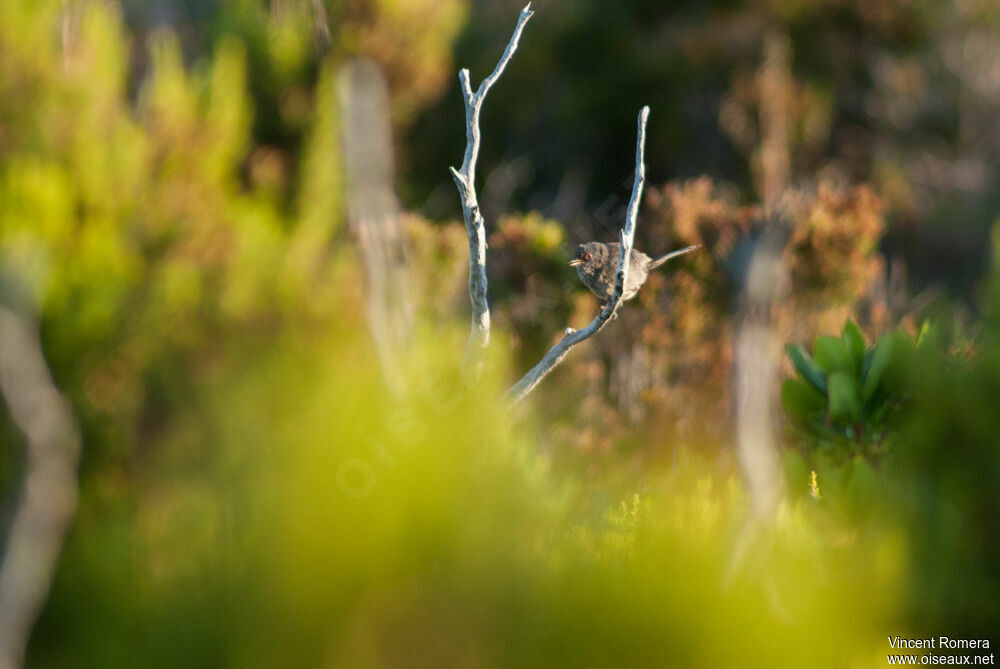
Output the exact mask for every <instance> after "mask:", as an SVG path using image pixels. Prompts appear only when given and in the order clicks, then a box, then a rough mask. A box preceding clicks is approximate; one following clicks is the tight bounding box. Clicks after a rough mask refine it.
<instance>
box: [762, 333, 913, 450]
mask: <svg viewBox="0 0 1000 669" xmlns="http://www.w3.org/2000/svg"><path fill="white" fill-rule="evenodd" d="M915 346H916V343H915V342H914V340H913V339H912V338H911V337H910V336H909V335H907V334H906V333H904V332H902V331H901V330H900V331H896V332H893V333H890V334H886V335H883V336H882V337H880V338H879V339H878V341H876V342H875V343H874V344H873V345H872V346H871V347H868V346H867V344H866V343H865V338H864V335H862V334H861V330H860V329H859V328H858V326H857V325H855V324H854V323H853V322H852V321H848V322H847V323H846V324H845V325H844V329H843V331H842V332H841V335H840V336H839V337H829V336H819V337H817V338H816V340H815V342H814V344H813V355H812V356H810V355H809V353H808V352H807V351H805V349H803V348H802V347H801V346H797V345H794V344H792V345H790V346H789V347H788V349H787V350H788V358H789V360H791V362H792V365H793V366H794V369H795V371H796V373H797V376H794V377H792V378H789V379H785V381H784V382H783V383H782V386H781V404H782V406H783V407H784V409H785V412H786V414H787V415H788V417H789V418H790V419H791V422H792V424H793V425H794V426H795V427H796V428H797V429H798V430H799V431H800V433H801V435H802V436H803V437H807V438H806V439H804V440H803V441H802V443H805V444H807V445H808V446H807V447H808V448H820V449H826V450H830V451H834V452H842V453H843V454H844V455H845V456H846V455H847V454H851V453H860V454H863V455H865V456H866V457H868V458H870V459H871V460H872V461H873V462H878V461H879V459H880V458H881V456H882V454H883V453H884V451H885V448H886V443H885V442H886V438H887V436H888V431H889V429H890V425H891V424H892V420H893V418H894V417H895V416H896V415H898V412H899V409H900V406H901V404H902V402H903V400H904V399H905V397H906V395H907V393H906V391H905V385H904V384H902V383H901V382H900V375H901V370H902V369H903V367H904V365H906V364H907V363H908V361H909V359H910V358H911V357H912V354H913V350H914V348H915Z"/></svg>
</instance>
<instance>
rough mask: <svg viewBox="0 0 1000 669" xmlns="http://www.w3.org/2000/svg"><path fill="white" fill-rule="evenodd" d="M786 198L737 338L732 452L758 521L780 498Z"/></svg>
mask: <svg viewBox="0 0 1000 669" xmlns="http://www.w3.org/2000/svg"><path fill="white" fill-rule="evenodd" d="M790 197H791V196H788V195H786V196H785V198H784V199H785V201H784V202H783V203H782V202H779V203H778V206H777V208H778V209H780V211H776V212H773V213H772V214H771V216H770V218H771V220H770V221H769V222H768V227H767V229H766V231H765V232H764V235H763V237H762V238H761V239H760V240H758V242H757V244H756V247H755V249H754V252H753V256H752V257H751V261H750V266H749V268H748V270H747V273H746V276H745V277H744V279H743V288H742V299H741V303H742V305H741V314H740V319H739V325H738V326H737V332H736V369H735V373H736V378H735V383H736V388H735V390H736V439H737V448H738V450H739V459H740V464H741V465H742V467H743V473H744V475H745V477H746V480H747V484H748V486H749V489H750V497H751V500H752V501H753V506H754V512H755V514H756V515H757V516H759V517H762V518H763V517H767V516H769V515H770V514H772V513H773V512H774V511H775V510H776V509H777V506H778V503H779V502H780V500H781V497H782V494H783V492H784V482H783V479H782V476H781V467H780V463H779V456H778V439H777V434H776V425H777V405H776V400H777V397H778V386H779V381H780V378H779V369H778V365H779V363H780V360H781V338H780V337H779V336H778V334H777V333H776V332H775V323H774V318H773V313H772V312H773V310H774V305H775V304H777V303H779V302H780V301H781V299H782V298H783V297H784V296H785V295H786V294H787V291H788V281H789V279H788V270H787V268H786V267H785V264H784V262H783V260H782V254H783V252H784V248H785V245H786V244H787V242H788V238H789V234H790V232H791V215H790V214H789V213H788V207H789V206H791V202H790Z"/></svg>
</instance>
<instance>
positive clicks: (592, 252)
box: [569, 242, 701, 300]
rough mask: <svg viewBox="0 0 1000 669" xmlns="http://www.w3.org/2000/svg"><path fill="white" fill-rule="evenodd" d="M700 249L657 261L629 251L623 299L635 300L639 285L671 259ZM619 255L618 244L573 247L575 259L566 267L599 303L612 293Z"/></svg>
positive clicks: (687, 248) (675, 254)
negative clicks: (574, 248)
mask: <svg viewBox="0 0 1000 669" xmlns="http://www.w3.org/2000/svg"><path fill="white" fill-rule="evenodd" d="M699 246H701V245H700V244H696V245H694V246H685V247H684V248H682V249H678V250H676V251H671V252H670V253H668V254H667V255H665V256H660V257H659V258H650V257H649V256H648V255H646V254H645V253H643V252H642V251H637V250H635V249H632V253H631V254H630V257H629V266H628V277H627V282H626V284H625V290H624V292H623V293H622V299H623V300H630V299H632V298H633V297H635V295H636V293H638V292H639V289H640V288H641V287H642V284H644V283H646V277H647V276H649V271H650V270H653V269H656V268H657V267H659V266H660V265H662V264H663V263H665V262H667V261H668V260H670V259H671V258H676V257H677V256H680V255H684V254H685V253H689V252H691V251H694V250H695V249H696V248H698V247H699ZM621 253H622V247H621V245H620V244H619V243H618V242H612V243H610V244H604V243H602V242H587V243H586V244H580V245H579V246H577V247H576V255H575V256H574V258H573V259H572V260H570V261H569V264H570V266H571V267H575V268H576V272H577V274H579V275H580V280H581V281H583V283H584V285H585V286H587V288H589V289H590V292H592V293H593V294H594V295H597V297H599V298H600V299H602V300H608V299H610V298H611V294H612V293H613V292H614V291H615V275H616V274H617V273H618V259H619V258H620V257H621Z"/></svg>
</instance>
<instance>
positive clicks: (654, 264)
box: [649, 244, 701, 269]
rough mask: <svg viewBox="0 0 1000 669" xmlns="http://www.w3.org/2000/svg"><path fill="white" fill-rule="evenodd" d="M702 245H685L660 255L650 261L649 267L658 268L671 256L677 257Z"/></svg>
mask: <svg viewBox="0 0 1000 669" xmlns="http://www.w3.org/2000/svg"><path fill="white" fill-rule="evenodd" d="M700 246H701V244H695V245H694V246H685V247H684V248H682V249H677V250H676V251H671V252H670V253H668V254H667V255H665V256H660V257H659V258H656V259H655V260H651V261H650V262H649V269H656V268H657V267H659V266H660V265H662V264H663V263H665V262H667V261H668V260H670V259H671V258H676V257H677V256H682V255H684V254H685V253H690V252H691V251H694V250H695V249H696V248H699V247H700Z"/></svg>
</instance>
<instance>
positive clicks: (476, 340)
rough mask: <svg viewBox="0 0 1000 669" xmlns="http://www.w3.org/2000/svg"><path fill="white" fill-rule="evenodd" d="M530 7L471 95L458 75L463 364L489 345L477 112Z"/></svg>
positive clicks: (457, 180) (463, 76)
mask: <svg viewBox="0 0 1000 669" xmlns="http://www.w3.org/2000/svg"><path fill="white" fill-rule="evenodd" d="M531 15H532V11H531V3H530V2H529V3H528V4H527V5H525V7H524V9H522V10H521V15H520V16H518V18H517V26H516V27H515V28H514V34H513V35H511V38H510V41H509V42H508V43H507V48H506V49H504V52H503V56H501V58H500V62H499V63H497V66H496V68H494V70H493V72H492V73H491V74H490V75H489V76H488V77H486V78H485V79H483V81H482V83H481V84H479V88H478V89H477V90H476V91H475V92H473V91H472V85H471V84H470V82H469V70H467V69H463V70H462V71H461V72H459V73H458V79H459V81H460V82H461V84H462V99H463V100H464V102H465V157H464V158H463V159H462V167H461V168H459V169H457V170H456V169H455V168H454V167H452V168H450V169H451V175H452V177H454V179H455V185H456V186H457V187H458V194H459V197H461V199H462V216H463V218H464V219H465V231H466V233H467V234H468V236H469V300H470V301H471V302H472V328H471V332H470V333H469V349H468V352H467V354H466V355H467V360H475V359H477V358H478V357H479V353H480V352H481V350H482V349H483V348H485V347H486V345H487V344H489V341H490V307H489V303H488V302H487V299H486V295H487V292H486V291H487V282H486V221H485V220H484V219H483V214H482V212H481V211H480V210H479V200H478V198H477V196H476V160H477V159H478V158H479V143H480V133H479V112H480V111H481V110H482V106H483V100H484V99H486V94H487V93H488V92H489V90H490V88H492V87H493V84H495V83H496V81H497V79H499V78H500V75H501V74H503V71H504V69H505V68H506V67H507V63H509V62H510V59H511V58H512V57H513V55H514V52H515V51H516V50H517V44H518V41H519V40H520V39H521V31H523V30H524V25H525V24H526V23H527V22H528V19H530V18H531Z"/></svg>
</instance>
